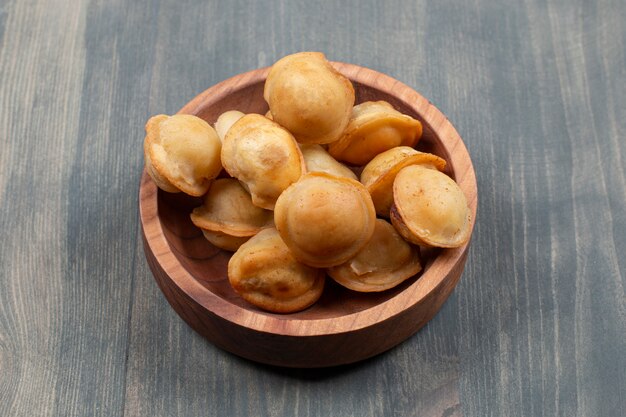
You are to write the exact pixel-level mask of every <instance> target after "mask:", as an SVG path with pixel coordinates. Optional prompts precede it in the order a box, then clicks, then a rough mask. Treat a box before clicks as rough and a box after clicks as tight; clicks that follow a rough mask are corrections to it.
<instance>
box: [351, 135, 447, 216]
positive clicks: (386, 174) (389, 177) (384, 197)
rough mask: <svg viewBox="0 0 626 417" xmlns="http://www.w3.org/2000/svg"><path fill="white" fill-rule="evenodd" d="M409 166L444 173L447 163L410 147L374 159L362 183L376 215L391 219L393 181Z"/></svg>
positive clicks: (390, 150)
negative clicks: (419, 166) (368, 194)
mask: <svg viewBox="0 0 626 417" xmlns="http://www.w3.org/2000/svg"><path fill="white" fill-rule="evenodd" d="M409 165H422V166H425V167H429V168H433V169H438V170H440V171H442V170H443V169H444V168H445V167H446V161H445V160H444V159H442V158H440V157H438V156H437V155H433V154H431V153H425V152H419V151H416V150H415V149H413V148H410V147H408V146H398V147H396V148H392V149H389V150H388V151H385V152H383V153H381V154H379V155H378V156H376V157H375V158H374V159H372V160H371V161H370V162H369V163H368V164H367V165H365V168H363V172H361V183H363V185H365V188H367V191H369V193H370V195H371V196H372V200H373V201H374V206H375V207H376V214H378V215H379V216H383V217H386V218H389V210H390V209H391V205H392V204H393V180H394V179H395V178H396V174H397V173H398V172H399V171H400V170H401V169H402V168H404V167H406V166H409Z"/></svg>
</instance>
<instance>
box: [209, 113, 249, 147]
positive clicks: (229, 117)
mask: <svg viewBox="0 0 626 417" xmlns="http://www.w3.org/2000/svg"><path fill="white" fill-rule="evenodd" d="M243 116H245V114H243V113H242V112H240V111H239V110H228V111H225V112H224V113H222V114H220V116H219V117H218V118H217V121H216V122H215V131H216V132H217V136H219V138H220V140H221V141H222V142H223V141H224V137H225V136H226V132H228V129H230V128H231V126H232V125H234V124H235V122H237V120H239V119H241V118H242V117H243Z"/></svg>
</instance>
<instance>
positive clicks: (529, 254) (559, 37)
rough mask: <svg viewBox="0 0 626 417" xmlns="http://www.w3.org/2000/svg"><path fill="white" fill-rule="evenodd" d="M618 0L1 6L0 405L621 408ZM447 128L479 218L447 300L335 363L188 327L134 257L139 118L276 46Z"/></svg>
mask: <svg viewBox="0 0 626 417" xmlns="http://www.w3.org/2000/svg"><path fill="white" fill-rule="evenodd" d="M625 21H626V3H625V2H624V1H623V0H598V1H582V0H578V1H564V0H548V1H536V0H527V1H522V2H507V3H506V4H505V3H504V2H494V1H489V0H478V1H475V2H454V1H450V0H444V1H437V2H425V1H416V2H411V1H397V2H375V1H370V0H367V1H360V2H356V1H349V2H325V3H316V2H300V1H295V2H288V1H277V2H261V1H254V2H243V1H232V2H217V1H208V2H201V1H197V2H194V1H183V2H174V1H165V0H162V1H133V2H125V1H122V0H112V1H95V0H94V1H87V0H81V1H75V2H66V1H59V0H52V1H42V0H28V1H22V0H4V1H3V2H0V207H1V211H0V230H1V231H2V240H1V241H0V415H3V416H4V415H7V416H30V415H37V416H59V415H63V416H83V415H84V416H99V415H102V416H122V415H124V416H135V415H137V416H139V415H154V416H170V415H181V416H183V415H185V416H187V415H189V416H194V415H230V416H244V415H251V414H254V415H261V416H291V415H299V416H326V415H333V416H348V415H360V416H379V415H397V416H414V415H420V416H461V415H465V416H503V415H506V416H553V415H562V416H589V415H593V416H607V417H608V416H620V415H626V396H624V393H625V392H626V338H625V337H624V335H625V334H626V295H625V291H624V286H625V284H626V257H625V256H624V254H625V253H626V172H625V171H626V169H625V162H626V145H625V144H624V140H623V136H624V134H623V132H624V131H625V130H626V118H624V112H625V111H626V28H625V24H624V22H625ZM300 50H321V51H324V52H325V53H326V54H327V55H328V57H329V58H330V59H332V60H337V61H345V62H351V63H355V64H358V65H362V66H365V67H369V68H372V69H375V70H377V71H380V72H383V73H386V74H389V75H390V76H392V77H394V78H397V79H398V80H400V81H402V82H404V83H405V84H407V85H409V86H411V87H413V88H414V89H415V90H417V91H419V92H420V93H421V94H422V95H423V96H425V97H427V98H428V99H430V101H432V102H433V103H434V104H435V105H436V106H437V107H438V108H439V109H441V110H442V111H443V112H444V113H445V114H446V115H447V116H448V118H449V119H450V120H451V121H452V123H453V124H454V126H455V127H456V128H457V130H458V131H459V133H460V134H461V136H462V137H463V139H464V141H465V144H466V145H467V147H468V149H469V152H470V154H471V156H472V159H473V163H474V168H475V169H476V174H477V178H478V189H479V213H478V219H477V223H476V228H475V231H474V237H473V241H472V246H471V248H470V253H469V256H468V261H467V267H466V270H465V273H464V275H463V277H462V278H461V280H460V282H459V285H458V286H457V287H456V289H455V290H454V292H453V293H452V296H451V297H450V298H449V299H448V301H447V302H446V304H445V305H444V307H443V308H442V310H441V311H440V312H439V314H438V315H437V316H435V318H434V319H433V320H432V321H430V322H429V323H428V325H426V326H425V327H424V328H423V329H422V330H421V331H420V332H419V333H417V334H416V335H415V336H413V337H412V338H410V339H409V340H407V341H406V342H405V343H403V344H401V345H399V346H398V347H397V348H395V349H393V350H391V351H390V352H388V353H386V354H383V355H381V356H377V357H375V358H373V359H371V360H368V361H366V362H363V363H359V364H356V365H351V366H347V367H342V368H338V369H326V370H316V371H311V370H283V369H280V368H272V367H267V366H262V365H257V364H255V363H252V362H248V361H246V360H243V359H239V358H237V357H235V356H232V355H230V354H228V353H225V352H223V351H221V350H219V349H218V348H216V347H214V346H213V345H212V344H210V343H208V342H206V341H205V339H203V338H202V337H201V336H199V335H197V334H196V333H195V332H194V331H193V330H192V329H191V328H189V327H188V326H187V325H186V324H185V323H184V322H183V321H182V320H181V319H180V318H179V317H178V316H177V315H176V313H175V312H174V311H173V310H172V309H171V308H170V307H169V305H168V304H167V302H166V301H165V299H164V297H163V295H162V294H161V292H160V291H159V289H158V288H157V286H156V284H155V282H154V279H153V278H152V276H151V274H150V271H149V269H148V266H147V263H146V261H145V258H144V255H143V252H142V249H141V245H142V243H141V237H140V236H141V235H140V230H139V222H138V209H137V205H138V187H139V180H140V175H141V168H142V163H143V161H142V155H141V142H142V140H143V125H144V123H145V121H146V120H147V118H148V117H149V116H151V115H153V114H157V113H170V114H171V113H174V112H176V111H177V110H178V109H179V108H180V107H182V105H183V104H184V103H186V102H187V101H189V99H190V98H191V97H193V96H195V95H196V94H197V93H199V92H200V91H203V90H204V89H206V88H207V87H208V86H211V85H213V84H215V83H217V82H219V81H221V80H224V79H226V78H228V77H230V76H232V75H234V74H237V73H242V72H245V71H248V70H251V69H254V68H257V67H261V66H266V65H270V64H271V63H272V62H273V61H274V60H276V59H278V58H280V57H282V56H284V55H286V54H288V53H291V52H295V51H300Z"/></svg>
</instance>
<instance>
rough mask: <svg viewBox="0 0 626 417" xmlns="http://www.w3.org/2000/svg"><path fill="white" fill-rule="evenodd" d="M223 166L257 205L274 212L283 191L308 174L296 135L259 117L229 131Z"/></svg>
mask: <svg viewBox="0 0 626 417" xmlns="http://www.w3.org/2000/svg"><path fill="white" fill-rule="evenodd" d="M222 164H223V165H224V169H226V172H228V173H229V174H230V175H231V176H232V177H235V178H237V179H238V180H239V181H241V182H242V184H243V185H244V187H245V188H246V189H247V190H248V191H249V192H250V195H251V196H252V203H253V204H254V205H256V206H259V207H262V208H265V209H270V210H271V209H273V208H274V204H275V203H276V199H277V198H278V196H279V195H280V194H281V193H282V192H283V190H284V189H286V188H287V187H288V186H289V185H291V184H292V183H294V182H296V181H297V180H298V179H299V178H300V176H301V175H302V174H304V173H305V172H306V167H305V164H304V159H303V157H302V152H300V148H299V147H298V144H297V143H296V141H295V139H294V138H293V136H292V135H291V134H290V133H289V132H288V131H287V130H285V129H284V128H283V127H281V126H279V125H278V124H276V123H274V122H273V121H271V120H269V119H267V118H266V117H263V116H261V115H259V114H247V115H245V116H243V117H242V118H241V119H239V120H238V121H237V122H236V123H235V124H234V125H232V127H231V128H230V129H228V132H227V133H226V136H225V138H224V143H223V144H222Z"/></svg>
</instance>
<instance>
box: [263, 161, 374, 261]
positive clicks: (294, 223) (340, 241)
mask: <svg viewBox="0 0 626 417" xmlns="http://www.w3.org/2000/svg"><path fill="white" fill-rule="evenodd" d="M375 220H376V213H375V211H374V205H373V204H372V199H371V198H370V195H369V194H368V192H367V190H366V189H365V187H363V185H362V184H361V183H359V182H358V181H355V180H352V179H349V178H344V177H335V176H332V175H328V174H326V173H323V172H310V173H308V174H306V175H304V176H303V177H302V178H301V179H300V181H298V182H296V183H295V184H293V185H292V186H290V187H289V188H287V189H286V190H285V191H284V192H283V193H282V194H281V196H280V197H279V198H278V201H277V202H276V208H275V210H274V222H275V224H276V228H277V229H278V232H279V233H280V236H281V237H282V238H283V240H284V241H285V244H286V245H287V246H288V247H289V249H291V251H292V252H293V254H294V256H295V257H296V259H298V260H299V261H300V262H303V263H305V264H307V265H311V266H315V267H320V268H324V267H329V266H334V265H339V264H341V263H344V262H345V261H347V260H348V259H350V258H352V257H353V256H354V255H355V254H356V253H357V252H358V251H359V250H361V248H362V247H363V246H365V244H366V243H367V241H368V240H369V239H370V237H371V236H372V233H374V224H375Z"/></svg>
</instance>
